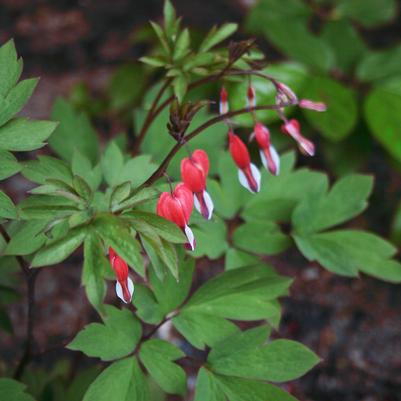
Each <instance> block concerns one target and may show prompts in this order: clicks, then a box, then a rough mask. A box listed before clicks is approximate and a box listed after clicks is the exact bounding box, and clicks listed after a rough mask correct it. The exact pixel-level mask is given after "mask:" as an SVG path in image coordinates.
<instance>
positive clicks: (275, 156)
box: [270, 145, 280, 175]
mask: <svg viewBox="0 0 401 401" xmlns="http://www.w3.org/2000/svg"><path fill="white" fill-rule="evenodd" d="M270 154H271V157H272V159H273V162H274V164H275V165H276V174H275V175H279V174H280V156H279V154H278V153H277V150H276V148H275V147H274V146H273V145H270Z"/></svg>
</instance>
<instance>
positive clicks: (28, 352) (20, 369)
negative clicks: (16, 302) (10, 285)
mask: <svg viewBox="0 0 401 401" xmlns="http://www.w3.org/2000/svg"><path fill="white" fill-rule="evenodd" d="M0 233H1V235H2V236H3V238H4V240H5V241H6V242H10V240H11V238H10V236H9V235H8V233H7V231H6V229H5V228H4V227H3V226H2V225H1V224H0ZM16 259H17V261H18V264H19V265H20V268H21V270H22V272H23V273H24V276H25V280H26V284H27V288H28V296H27V320H26V342H25V349H24V353H23V354H22V357H21V359H20V361H19V363H18V365H17V368H16V369H15V372H14V375H13V377H14V379H19V378H21V376H22V374H23V373H24V369H25V366H26V365H27V364H28V363H29V361H30V360H31V357H32V346H33V340H34V338H33V329H34V322H35V282H36V277H37V276H38V274H39V271H40V270H38V269H30V268H29V266H28V263H27V262H26V261H25V260H24V258H23V257H22V256H16Z"/></svg>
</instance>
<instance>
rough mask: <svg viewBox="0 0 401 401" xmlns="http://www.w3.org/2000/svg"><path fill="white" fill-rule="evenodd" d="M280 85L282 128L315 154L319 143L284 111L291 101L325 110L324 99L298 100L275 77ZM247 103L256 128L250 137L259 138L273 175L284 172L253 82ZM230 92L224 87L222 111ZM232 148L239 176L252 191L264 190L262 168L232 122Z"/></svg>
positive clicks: (262, 155) (307, 152)
mask: <svg viewBox="0 0 401 401" xmlns="http://www.w3.org/2000/svg"><path fill="white" fill-rule="evenodd" d="M273 83H274V84H275V86H276V90H277V95H276V104H277V106H278V107H277V112H278V114H279V116H280V118H281V119H282V120H283V125H282V127H281V130H282V132H283V133H284V134H286V135H289V136H291V137H292V138H293V139H294V140H295V141H296V142H297V144H298V147H299V149H300V150H301V152H302V153H304V154H305V155H308V156H313V155H314V154H315V145H314V144H313V142H311V141H310V140H308V139H307V138H305V137H304V136H303V135H302V133H301V127H300V124H299V122H298V121H297V120H296V119H291V120H287V118H286V117H285V114H284V106H285V105H287V104H293V105H299V106H300V107H303V108H307V109H311V110H314V111H325V110H326V105H325V104H324V103H318V102H313V101H311V100H308V99H301V100H298V98H297V96H296V95H295V93H294V92H293V91H292V90H291V89H290V88H289V87H288V86H286V85H284V84H282V83H280V82H277V81H273ZM246 97H247V105H248V108H249V109H250V112H251V114H252V117H253V119H254V122H255V124H254V129H253V132H252V134H251V135H250V140H252V139H253V138H255V139H256V142H257V145H258V147H259V154H260V158H261V161H262V164H263V166H264V167H265V168H266V170H268V171H269V172H270V173H271V174H273V175H278V174H279V173H280V156H279V154H278V153H277V151H276V149H275V147H274V146H273V144H272V142H271V135H270V131H269V129H268V128H267V127H266V126H265V125H263V124H262V123H261V122H260V121H257V119H256V116H255V113H254V111H253V109H254V108H255V107H256V92H255V89H254V87H253V86H252V85H251V84H250V85H249V86H248V90H247V94H246ZM228 110H229V106H228V93H227V91H226V90H225V89H224V88H223V89H222V90H221V92H220V113H221V114H226V113H228ZM228 143H229V151H230V153H231V157H232V158H233V160H234V163H235V164H236V165H237V167H238V169H239V170H238V179H239V182H240V183H241V185H243V186H244V187H245V188H246V189H248V190H249V191H250V192H252V193H256V192H259V191H260V177H261V175H260V172H259V170H258V168H257V167H256V166H255V165H254V164H253V163H252V162H251V159H250V155H249V151H248V149H247V147H246V145H245V143H244V142H243V141H242V140H241V138H240V137H239V136H238V135H236V134H235V133H234V131H233V129H232V127H231V126H230V124H229V130H228Z"/></svg>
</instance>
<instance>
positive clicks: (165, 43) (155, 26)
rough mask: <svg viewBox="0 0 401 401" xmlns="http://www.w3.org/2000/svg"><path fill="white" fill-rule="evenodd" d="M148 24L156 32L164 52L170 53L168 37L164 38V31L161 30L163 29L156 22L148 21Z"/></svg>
mask: <svg viewBox="0 0 401 401" xmlns="http://www.w3.org/2000/svg"><path fill="white" fill-rule="evenodd" d="M150 25H151V26H152V28H153V30H154V31H155V33H156V36H157V37H158V39H159V41H160V44H161V45H162V48H163V50H164V53H165V54H166V55H170V46H169V44H168V39H167V38H166V35H165V33H164V32H163V29H162V28H161V26H160V25H159V24H156V23H155V22H153V21H150Z"/></svg>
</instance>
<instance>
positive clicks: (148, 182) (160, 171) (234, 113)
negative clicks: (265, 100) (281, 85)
mask: <svg viewBox="0 0 401 401" xmlns="http://www.w3.org/2000/svg"><path fill="white" fill-rule="evenodd" d="M295 104H296V103H295V102H287V103H282V104H280V105H276V104H274V105H267V106H255V107H246V108H243V109H239V110H235V111H230V112H228V113H225V114H220V115H218V116H216V117H213V118H211V119H210V120H208V121H206V122H205V123H203V124H202V125H200V126H199V127H198V128H196V129H194V130H193V131H192V132H191V133H189V134H188V135H186V136H185V137H184V138H183V141H180V142H177V143H176V144H175V145H174V147H173V148H172V149H171V150H170V152H169V153H168V154H167V156H166V157H165V158H164V160H163V161H162V162H161V164H160V166H159V167H158V169H157V170H156V171H155V172H154V173H153V174H152V175H151V176H150V177H149V178H148V179H147V180H146V181H145V182H144V183H143V184H142V185H141V187H148V186H150V185H152V184H153V183H154V182H155V181H157V180H158V179H159V178H160V177H162V176H163V174H164V173H165V171H166V170H167V167H168V165H169V164H170V161H171V159H172V158H173V157H174V156H175V154H176V153H177V152H178V151H179V150H180V148H181V147H182V146H183V145H184V144H185V143H186V142H188V141H190V140H191V139H193V138H195V137H196V136H197V135H199V134H200V133H201V132H202V131H204V130H205V129H206V128H209V127H210V126H212V125H214V124H217V123H219V122H222V121H224V120H226V119H229V118H231V117H235V116H237V115H240V114H245V113H249V112H252V111H258V110H279V109H281V108H283V107H288V106H293V105H295Z"/></svg>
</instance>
